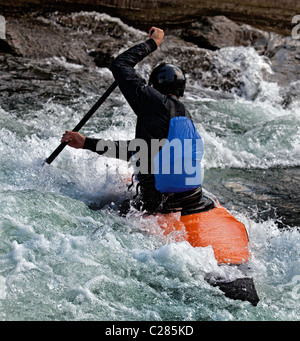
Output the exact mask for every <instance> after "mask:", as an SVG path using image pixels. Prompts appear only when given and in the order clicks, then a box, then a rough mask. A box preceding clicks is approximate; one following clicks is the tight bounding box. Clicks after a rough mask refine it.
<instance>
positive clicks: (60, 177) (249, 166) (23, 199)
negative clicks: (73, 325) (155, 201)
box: [0, 16, 300, 321]
mask: <svg viewBox="0 0 300 341" xmlns="http://www.w3.org/2000/svg"><path fill="white" fill-rule="evenodd" d="M106 18H107V20H109V17H108V16H107V17H106ZM127 29H128V30H130V33H131V34H132V32H133V33H134V32H136V33H137V34H140V32H139V31H138V30H135V29H133V28H129V27H128V28H127ZM166 39H167V37H166ZM127 43H128V42H127ZM182 52H183V53H184V50H183V51H182ZM149 58H150V59H151V56H150V57H149ZM218 58H219V59H220V61H222V62H223V63H227V62H228V63H235V64H236V65H237V67H238V68H240V70H241V71H242V75H243V77H244V86H243V89H242V91H236V92H235V91H231V92H230V93H228V92H227V93H225V92H222V91H221V90H219V91H216V90H213V89H208V88H204V87H202V86H201V84H199V83H197V82H195V81H191V82H189V84H188V86H187V91H186V94H185V97H184V98H183V99H182V101H183V102H184V103H185V105H186V106H187V108H188V109H189V111H190V113H191V115H192V117H193V119H194V121H195V124H196V126H197V128H198V130H199V132H200V134H201V136H202V138H203V140H204V144H205V157H204V183H203V187H204V189H206V190H208V191H210V192H212V193H213V194H214V195H215V196H217V197H218V199H219V201H220V202H221V204H223V205H224V206H225V207H226V208H227V209H228V210H229V211H230V212H231V213H232V214H233V215H234V216H235V217H237V218H238V219H239V220H240V221H242V222H243V223H244V224H245V226H246V228H247V231H248V234H249V238H250V250H251V259H250V266H251V269H252V272H253V278H254V282H255V285H256V288H257V292H258V295H259V297H260V302H259V304H258V306H257V307H253V306H251V304H250V303H248V302H241V301H233V300H230V299H228V298H226V297H225V296H224V294H223V293H222V292H221V291H220V290H219V289H218V288H215V287H212V286H210V285H209V284H208V283H207V282H206V281H205V280H204V278H205V275H206V274H207V273H209V272H211V271H219V269H218V266H217V263H216V260H215V258H214V255H213V252H212V249H211V247H207V248H193V247H191V246H190V245H189V244H188V243H187V242H175V241H174V240H172V238H168V239H166V238H165V237H163V235H162V233H160V231H159V228H158V226H157V224H156V221H155V219H153V221H147V222H146V221H145V220H144V219H143V217H141V216H130V217H127V218H123V217H120V216H118V215H117V214H116V212H115V211H114V210H113V209H112V208H113V206H114V204H116V203H118V202H119V201H120V200H122V199H124V198H126V197H128V195H130V193H128V191H127V186H126V185H127V183H128V179H129V178H130V174H131V169H130V168H128V166H127V164H126V163H124V162H122V161H117V160H112V159H106V158H104V157H99V156H98V155H97V154H94V153H91V152H90V151H83V150H75V149H72V148H68V147H67V148H65V150H64V151H63V152H62V153H61V154H60V155H59V156H58V157H57V159H56V160H55V161H54V162H53V163H52V164H51V165H48V164H45V163H44V160H45V158H46V157H48V156H49V155H50V154H51V153H52V151H53V150H54V149H55V148H56V147H57V146H58V144H59V141H60V137H61V135H62V132H64V131H65V130H66V129H72V128H73V127H74V126H75V125H76V124H77V123H78V121H79V120H80V119H81V118H82V117H83V116H84V114H85V113H86V112H87V111H88V110H89V109H90V108H91V106H92V105H93V104H94V103H95V102H96V101H97V99H98V98H99V96H101V94H102V93H103V92H104V91H105V90H106V89H107V88H108V86H109V85H110V84H111V83H112V82H113V78H112V75H111V73H110V71H109V70H108V69H107V68H101V67H97V66H83V65H78V64H74V63H69V62H67V61H66V59H65V58H63V57H60V56H56V57H52V58H44V59H33V58H31V59H30V58H22V57H15V56H10V55H2V56H0V65H1V85H0V88H1V97H0V160H1V163H0V183H1V186H0V236H1V238H0V320H23V321H24V320H61V321H62V320H106V321H107V320H110V321H120V320H124V321H128V320H131V321H146V320H152V321H166V320H169V321H179V320H181V321H207V320H222V321H229V320H231V321H236V320H244V321H248V320H299V316H300V288H299V285H300V260H299V255H300V248H299V245H300V234H299V228H300V219H299V203H298V196H299V179H300V168H299V167H300V135H299V128H300V109H299V108H300V99H299V96H297V92H295V91H294V92H293V91H291V89H293V88H294V89H297V87H298V88H299V84H300V83H299V82H294V83H293V84H289V85H287V86H286V87H284V86H282V85H281V86H279V85H278V84H277V83H276V82H268V81H266V80H264V78H263V77H262V74H263V73H265V72H271V71H270V65H269V63H268V60H267V59H266V58H263V57H261V56H260V55H258V54H257V52H256V51H255V50H254V49H253V48H251V47H228V48H222V49H221V50H219V51H218ZM147 63H148V62H147V59H146V60H145V61H143V62H142V63H141V65H138V67H137V68H138V70H139V72H140V73H141V74H142V75H143V76H144V77H145V78H148V76H149V71H150V66H149V65H148V64H147ZM220 77H222V75H220ZM239 90H241V89H239ZM287 92H290V93H292V94H293V93H296V94H295V95H294V96H292V95H291V96H289V101H288V102H287V101H286V100H284V98H283V96H284V94H286V93H287ZM253 94H255V95H253ZM135 121H136V118H135V115H134V114H133V112H132V110H131V109H130V107H129V106H128V104H127V103H126V101H125V99H124V98H123V96H122V95H121V93H120V92H119V91H118V89H117V90H115V92H114V93H113V94H112V95H111V96H110V97H109V98H108V100H106V102H105V103H104V105H103V106H101V108H100V109H99V110H98V111H97V113H96V114H95V115H94V116H93V117H92V119H91V120H90V121H89V122H88V124H86V126H84V128H83V129H82V131H81V132H82V133H83V134H85V135H87V136H90V137H99V138H110V139H115V140H117V139H131V138H133V137H134V130H135ZM154 232H155V233H154Z"/></svg>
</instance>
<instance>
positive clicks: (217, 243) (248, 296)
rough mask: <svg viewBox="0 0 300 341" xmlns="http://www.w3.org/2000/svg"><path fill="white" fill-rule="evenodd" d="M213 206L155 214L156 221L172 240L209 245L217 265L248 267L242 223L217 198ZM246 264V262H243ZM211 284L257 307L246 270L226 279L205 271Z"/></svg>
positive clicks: (251, 282)
mask: <svg viewBox="0 0 300 341" xmlns="http://www.w3.org/2000/svg"><path fill="white" fill-rule="evenodd" d="M214 201H215V207H213V208H212V209H209V210H206V211H203V212H200V213H194V214H190V215H184V216H181V214H180V213H178V212H177V213H169V214H158V215H156V218H157V223H158V225H159V227H160V228H161V229H162V230H163V234H164V235H165V236H166V237H168V236H172V240H174V241H184V240H186V241H188V242H189V243H190V244H191V245H192V246H193V247H207V246H209V245H211V247H212V249H213V251H214V255H215V258H216V260H217V262H218V264H219V265H221V264H229V265H234V266H237V267H239V269H241V268H242V267H246V268H248V265H247V261H248V260H249V248H248V243H249V239H248V234H247V230H246V227H245V225H244V224H243V223H241V222H240V221H238V220H237V219H236V218H235V217H234V216H233V215H231V214H230V213H229V212H228V211H227V210H226V209H225V208H224V207H222V206H221V205H220V204H219V202H218V201H217V200H214ZM243 264H246V265H243ZM205 279H206V280H207V281H208V282H209V283H210V284H211V285H212V286H217V287H219V289H220V290H221V291H223V292H224V293H225V296H227V297H229V298H231V299H235V300H242V301H249V302H250V303H251V304H252V305H254V306H256V305H257V304H258V302H259V297H258V295H257V292H256V288H255V285H254V281H253V278H251V277H250V276H249V274H248V273H245V275H244V277H242V278H237V279H235V280H233V281H228V280H226V279H224V278H223V279H222V278H215V277H214V274H208V276H207V278H205Z"/></svg>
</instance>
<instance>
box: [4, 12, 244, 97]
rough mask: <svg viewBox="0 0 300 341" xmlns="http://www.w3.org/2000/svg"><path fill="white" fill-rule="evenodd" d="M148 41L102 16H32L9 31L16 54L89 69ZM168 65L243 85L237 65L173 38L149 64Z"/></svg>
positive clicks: (216, 83)
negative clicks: (173, 64) (61, 59)
mask: <svg viewBox="0 0 300 341" xmlns="http://www.w3.org/2000/svg"><path fill="white" fill-rule="evenodd" d="M24 37H26V39H25V38H24ZM146 39H147V34H146V33H145V32H142V31H139V30H136V29H133V28H131V27H129V26H127V25H125V24H124V23H123V22H122V21H121V20H119V19H117V18H112V17H110V16H108V15H106V14H100V13H97V12H89V13H88V12H80V13H73V14H68V15H64V14H59V13H49V14H48V15H45V16H36V15H27V16H25V17H23V18H19V19H18V20H12V21H10V23H9V25H8V27H7V42H8V44H9V45H10V47H11V49H12V50H13V51H14V54H16V55H19V56H22V57H26V58H34V59H43V58H50V57H61V58H65V60H66V61H67V62H70V63H75V64H79V65H83V66H87V67H88V66H93V65H95V64H96V65H97V66H99V67H108V66H109V65H110V63H111V61H112V60H113V58H115V57H116V56H117V55H118V54H119V53H120V52H121V51H124V50H125V49H127V48H129V47H130V46H132V45H133V44H135V43H138V42H141V41H145V40H146ZM183 51H184V53H183ZM162 61H168V62H171V63H176V64H178V65H179V66H181V67H182V68H183V69H184V70H185V71H186V72H187V73H188V74H189V77H190V78H191V80H193V81H196V82H198V83H200V84H201V85H202V86H203V87H209V88H212V89H214V90H223V91H230V90H231V89H232V88H239V87H240V86H241V82H240V80H239V79H240V78H241V77H240V70H239V69H238V68H237V67H236V66H235V65H234V63H229V62H228V61H225V60H224V61H222V60H220V56H219V55H218V54H216V53H214V52H213V51H210V50H207V49H203V48H199V47H197V46H196V45H195V44H192V43H189V42H185V41H184V40H182V39H180V38H178V37H175V36H172V35H169V36H168V37H167V38H166V39H165V40H164V43H163V44H162V45H161V48H160V49H158V50H157V51H156V52H155V53H153V54H152V55H151V58H149V59H148V60H147V63H149V65H150V66H151V68H153V67H154V66H155V65H157V64H158V63H161V62H162ZM146 71H147V72H148V73H149V71H150V70H146ZM147 72H146V73H147Z"/></svg>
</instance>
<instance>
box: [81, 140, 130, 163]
mask: <svg viewBox="0 0 300 341" xmlns="http://www.w3.org/2000/svg"><path fill="white" fill-rule="evenodd" d="M129 143H130V141H110V140H103V139H94V138H90V137H87V138H86V140H85V143H84V146H83V149H88V150H90V151H92V152H94V153H97V154H99V155H103V156H106V157H109V158H115V159H120V160H124V161H129V159H130V158H131V157H132V152H131V151H129V150H128V145H129Z"/></svg>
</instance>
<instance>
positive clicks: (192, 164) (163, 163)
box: [154, 101, 204, 193]
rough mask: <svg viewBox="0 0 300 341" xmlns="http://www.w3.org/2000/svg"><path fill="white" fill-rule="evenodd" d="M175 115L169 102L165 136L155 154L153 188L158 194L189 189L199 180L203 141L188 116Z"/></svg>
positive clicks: (173, 108) (196, 185)
mask: <svg viewBox="0 0 300 341" xmlns="http://www.w3.org/2000/svg"><path fill="white" fill-rule="evenodd" d="M177 103H179V102H177ZM181 105H182V104H181ZM181 112H182V110H181ZM177 115H178V110H176V108H175V104H174V102H173V101H172V109H171V114H170V117H171V118H170V122H169V133H168V137H167V140H166V142H165V144H164V145H163V147H162V148H161V150H160V151H159V152H158V153H157V154H156V155H155V157H154V177H155V187H156V189H157V190H158V191H159V192H161V193H179V192H186V191H191V190H193V189H196V188H198V187H200V186H201V182H202V176H201V159H202V156H203V151H204V148H203V141H202V139H201V136H200V135H199V133H198V131H197V130H196V128H195V126H194V123H193V122H192V121H191V119H190V118H188V117H186V116H182V113H179V115H178V116H177ZM184 115H185V113H184Z"/></svg>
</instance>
